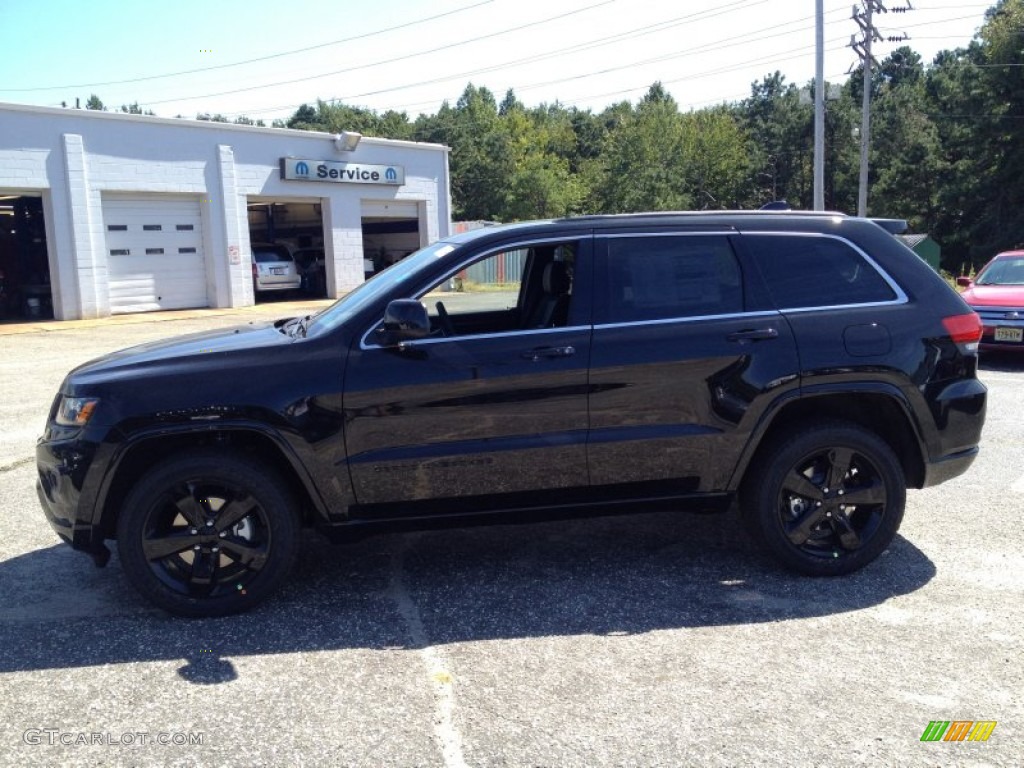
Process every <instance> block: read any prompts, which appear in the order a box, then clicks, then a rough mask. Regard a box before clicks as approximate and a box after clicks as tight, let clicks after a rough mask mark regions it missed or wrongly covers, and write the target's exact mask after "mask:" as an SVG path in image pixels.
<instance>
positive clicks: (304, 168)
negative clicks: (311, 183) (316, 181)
mask: <svg viewBox="0 0 1024 768" xmlns="http://www.w3.org/2000/svg"><path fill="white" fill-rule="evenodd" d="M295 174H296V175H297V176H309V166H308V165H307V164H306V163H304V162H302V161H301V160H300V161H299V162H297V163H296V164H295Z"/></svg>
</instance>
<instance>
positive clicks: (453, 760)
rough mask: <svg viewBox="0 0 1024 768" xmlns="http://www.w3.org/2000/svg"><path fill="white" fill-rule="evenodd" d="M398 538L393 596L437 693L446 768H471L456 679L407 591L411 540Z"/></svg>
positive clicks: (438, 728)
mask: <svg viewBox="0 0 1024 768" xmlns="http://www.w3.org/2000/svg"><path fill="white" fill-rule="evenodd" d="M398 538H399V541H398V544H397V546H396V548H395V549H394V551H393V552H392V553H391V585H390V589H389V592H390V593H391V597H392V599H393V600H394V601H395V603H396V604H397V606H398V612H399V613H400V614H401V616H402V619H404V620H405V624H406V627H407V628H408V630H409V636H410V637H411V638H412V642H413V647H414V648H416V649H418V650H419V652H420V654H421V656H422V658H423V663H424V666H426V668H427V674H428V675H429V677H430V682H431V684H432V686H433V689H434V706H435V711H434V734H435V736H436V737H437V741H438V746H439V747H440V748H441V755H442V757H443V759H444V765H445V768H467V766H466V761H465V758H463V756H462V734H461V733H459V729H458V727H457V726H456V725H455V690H454V686H453V680H452V675H451V673H450V672H449V671H448V669H447V665H446V664H445V661H444V654H443V653H442V652H441V650H440V649H439V648H436V647H433V646H431V645H430V639H429V638H428V637H427V631H426V629H425V628H424V626H423V618H422V617H421V616H420V609H419V608H417V607H416V603H414V602H413V599H412V597H411V596H410V595H409V591H408V590H407V589H406V588H405V581H404V579H403V578H402V571H403V567H404V559H405V549H406V547H407V546H408V540H409V537H408V535H406V536H401V537H398Z"/></svg>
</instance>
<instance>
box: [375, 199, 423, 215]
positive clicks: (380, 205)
mask: <svg viewBox="0 0 1024 768" xmlns="http://www.w3.org/2000/svg"><path fill="white" fill-rule="evenodd" d="M362 209H363V210H362V215H363V218H377V217H380V218H388V219H391V218H394V219H418V218H419V208H418V207H417V203H416V201H415V200H412V201H409V200H363V204H362Z"/></svg>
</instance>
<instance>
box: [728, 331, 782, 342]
mask: <svg viewBox="0 0 1024 768" xmlns="http://www.w3.org/2000/svg"><path fill="white" fill-rule="evenodd" d="M778 337H779V332H778V331H777V330H776V329H775V328H748V329H747V330H744V331H736V332H734V333H730V334H729V335H728V336H726V337H725V338H727V339H728V340H729V341H761V340H763V339H777V338H778Z"/></svg>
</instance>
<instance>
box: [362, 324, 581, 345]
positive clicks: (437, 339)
mask: <svg viewBox="0 0 1024 768" xmlns="http://www.w3.org/2000/svg"><path fill="white" fill-rule="evenodd" d="M592 328H593V326H590V325H567V326H564V327H561V328H523V329H521V330H518V331H498V332H497V333H467V334H466V335H464V336H430V337H427V338H425V339H411V340H410V341H402V342H399V343H398V344H396V345H395V346H396V347H397V346H401V347H409V348H412V347H422V346H428V345H433V344H444V343H446V342H453V341H474V340H476V339H501V338H508V337H510V336H526V335H536V334H538V333H545V334H547V333H567V332H569V331H590V330H592ZM360 349H363V350H368V349H392V347H382V346H381V345H379V344H372V345H370V346H367V347H364V346H362V343H360Z"/></svg>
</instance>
